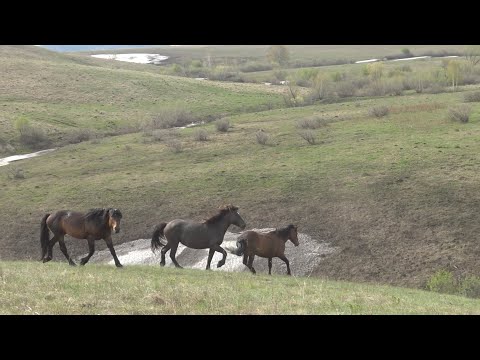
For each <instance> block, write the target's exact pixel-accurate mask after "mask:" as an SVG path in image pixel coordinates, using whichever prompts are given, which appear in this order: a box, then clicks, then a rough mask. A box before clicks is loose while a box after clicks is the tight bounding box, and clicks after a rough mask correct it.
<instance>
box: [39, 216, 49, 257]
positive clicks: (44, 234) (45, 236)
mask: <svg viewBox="0 0 480 360" xmlns="http://www.w3.org/2000/svg"><path fill="white" fill-rule="evenodd" d="M49 216H50V214H45V215H44V216H43V218H42V222H41V223H40V245H41V248H42V259H43V258H44V257H45V255H47V250H48V241H49V239H50V233H49V230H48V226H47V218H48V217H49Z"/></svg>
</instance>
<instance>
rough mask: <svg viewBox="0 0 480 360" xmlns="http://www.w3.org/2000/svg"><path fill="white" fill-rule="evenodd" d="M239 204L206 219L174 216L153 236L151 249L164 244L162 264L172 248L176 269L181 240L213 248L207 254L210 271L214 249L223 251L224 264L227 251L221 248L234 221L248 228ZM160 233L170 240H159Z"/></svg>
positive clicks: (235, 223)
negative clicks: (187, 218)
mask: <svg viewBox="0 0 480 360" xmlns="http://www.w3.org/2000/svg"><path fill="white" fill-rule="evenodd" d="M237 210H238V207H236V206H233V205H225V206H222V207H220V209H219V212H218V214H216V215H214V216H212V217H211V218H210V219H207V220H205V221H203V222H195V221H191V220H182V219H175V220H172V221H170V222H169V223H161V224H159V225H158V226H157V227H156V228H155V231H154V232H153V235H152V243H151V246H152V251H153V252H155V249H157V248H158V247H162V246H163V247H164V248H163V249H162V251H161V254H162V258H161V261H160V266H165V254H166V252H167V251H168V250H170V259H172V262H173V264H174V265H175V267H177V268H181V266H180V265H179V264H178V262H177V260H176V259H175V254H176V252H177V247H178V244H179V243H182V244H183V245H185V246H187V247H189V248H192V249H206V248H210V251H209V253H208V261H207V268H206V269H207V270H208V269H210V262H211V261H212V257H213V254H214V253H215V251H218V252H219V253H222V255H223V258H222V260H220V261H219V262H218V264H217V267H221V266H222V265H224V264H225V260H226V258H227V252H226V251H225V250H224V249H223V248H221V247H220V244H221V243H222V242H223V237H224V236H225V232H226V231H227V229H228V227H229V226H230V225H231V224H234V225H237V226H238V227H240V228H242V229H245V226H246V225H245V221H243V219H242V218H241V216H240V215H239V214H238V211H237ZM160 236H161V237H163V238H164V239H166V240H167V244H162V243H161V242H160Z"/></svg>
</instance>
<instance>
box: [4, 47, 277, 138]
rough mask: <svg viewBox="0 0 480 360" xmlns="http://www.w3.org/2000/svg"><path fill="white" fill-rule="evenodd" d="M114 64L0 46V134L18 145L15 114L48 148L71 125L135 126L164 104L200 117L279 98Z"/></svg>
mask: <svg viewBox="0 0 480 360" xmlns="http://www.w3.org/2000/svg"><path fill="white" fill-rule="evenodd" d="M118 63H119V62H116V63H115V64H111V63H110V62H105V61H102V60H101V59H94V58H89V57H87V56H81V55H64V54H58V53H55V52H52V51H49V50H45V49H42V48H39V47H35V46H0V70H1V73H2V77H1V78H0V108H1V109H2V114H1V115H0V134H1V135H0V136H1V139H3V141H10V142H13V143H14V144H15V145H16V147H18V146H19V144H18V133H17V131H16V129H15V121H16V120H17V119H18V118H20V117H24V118H27V119H29V121H30V122H31V123H32V125H33V126H41V127H42V128H43V129H44V130H45V131H46V132H47V134H48V135H49V137H50V138H51V139H52V140H53V141H54V145H55V143H61V142H62V139H63V138H64V137H65V134H68V133H69V132H72V131H75V130H77V129H84V128H89V129H92V130H94V131H98V132H115V131H119V129H121V128H122V127H132V126H133V127H135V126H138V125H139V124H141V123H142V122H143V121H145V120H148V119H150V118H151V117H152V116H154V115H155V114H156V113H157V112H158V111H160V110H161V109H164V108H173V107H175V108H180V109H183V110H186V111H190V112H191V113H192V114H194V116H196V117H198V118H199V119H201V118H203V117H206V116H207V115H210V116H221V115H222V114H225V115H226V114H235V113H240V112H251V111H253V110H259V109H262V108H265V106H269V107H278V106H280V105H281V104H282V103H283V101H282V98H281V95H280V94H279V93H278V90H277V89H272V88H265V87H264V86H262V87H261V86H259V85H253V84H226V83H212V82H202V81H198V80H194V79H186V78H178V77H171V76H166V75H160V74H158V73H155V70H156V68H155V67H153V66H150V65H140V64H118ZM119 67H121V68H119Z"/></svg>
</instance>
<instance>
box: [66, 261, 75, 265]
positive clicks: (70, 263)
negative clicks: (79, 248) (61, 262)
mask: <svg viewBox="0 0 480 360" xmlns="http://www.w3.org/2000/svg"><path fill="white" fill-rule="evenodd" d="M68 264H69V265H70V266H77V264H75V263H74V262H73V261H71V262H69V263H68Z"/></svg>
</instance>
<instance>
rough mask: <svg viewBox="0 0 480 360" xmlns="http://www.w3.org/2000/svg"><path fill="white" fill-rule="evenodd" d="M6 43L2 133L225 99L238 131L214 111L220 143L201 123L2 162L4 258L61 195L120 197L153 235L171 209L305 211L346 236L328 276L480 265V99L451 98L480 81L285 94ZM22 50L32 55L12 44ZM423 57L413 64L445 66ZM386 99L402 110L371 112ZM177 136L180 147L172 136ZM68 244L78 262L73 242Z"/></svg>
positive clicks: (276, 218) (34, 251)
mask: <svg viewBox="0 0 480 360" xmlns="http://www.w3.org/2000/svg"><path fill="white" fill-rule="evenodd" d="M0 50H1V51H3V52H0V61H1V62H0V64H3V65H2V66H3V68H4V69H6V71H5V74H6V75H5V76H4V77H2V79H0V84H2V86H3V87H2V90H3V91H2V92H1V95H0V106H2V110H4V112H2V115H1V117H0V124H1V125H0V127H1V129H2V130H3V132H1V133H0V137H7V138H8V139H15V137H16V136H17V134H16V132H15V129H14V128H13V122H14V119H15V118H16V117H17V116H27V117H28V118H29V119H30V120H31V121H32V122H33V123H35V124H36V125H38V126H43V127H44V128H45V129H47V130H48V131H49V132H50V134H54V133H55V131H58V133H59V135H58V137H60V136H63V135H62V132H63V131H65V132H66V131H70V129H81V128H90V129H93V130H95V131H105V132H107V131H109V129H111V128H112V129H117V128H119V127H120V126H122V125H125V124H130V122H134V123H135V122H140V121H142V120H145V119H148V118H149V117H151V116H152V114H155V113H157V112H158V111H160V110H161V109H164V108H165V107H172V106H175V105H176V104H177V105H178V107H179V108H186V109H190V110H191V111H192V112H194V114H200V115H204V116H208V115H218V114H224V115H226V117H227V118H228V119H229V120H230V122H231V124H232V128H231V129H230V130H229V131H228V132H226V133H221V132H218V131H216V129H215V125H214V124H213V123H209V124H206V125H203V126H202V127H201V128H202V129H204V130H205V131H207V132H208V134H209V140H208V141H205V142H200V141H195V139H194V135H195V133H196V131H197V128H191V129H185V130H181V131H177V133H176V134H174V133H170V132H157V133H155V134H152V133H143V132H137V133H130V134H126V135H122V136H115V137H107V138H103V139H100V140H98V139H95V140H91V141H85V142H82V143H80V144H76V145H68V146H65V147H62V148H61V149H59V150H57V151H55V152H52V153H49V154H46V155H43V156H42V157H40V158H34V159H30V160H24V161H22V162H18V163H12V164H11V165H8V166H4V167H0V203H1V204H8V208H7V207H6V206H4V207H3V210H2V212H1V215H2V216H0V227H1V228H2V234H1V235H0V241H1V245H2V251H1V252H0V256H1V259H3V260H13V259H23V260H26V259H37V258H38V257H39V253H40V249H39V248H40V245H39V222H40V219H41V217H42V216H43V215H44V214H45V213H47V212H52V211H55V210H57V209H75V210H87V209H89V208H92V207H102V206H108V207H109V206H115V207H118V208H120V209H121V210H122V212H123V213H124V220H123V226H122V231H121V233H120V234H117V235H115V236H114V242H115V243H118V242H126V241H130V240H134V239H138V238H148V237H150V236H151V232H152V228H153V226H154V225H156V224H158V223H159V222H161V221H166V220H170V219H174V218H177V217H188V218H194V219H197V220H201V219H203V218H205V217H207V216H208V215H211V214H212V213H213V212H215V209H216V208H217V207H218V206H219V205H221V204H225V203H233V204H235V205H237V206H239V207H240V211H241V213H242V216H243V217H244V219H245V221H246V222H247V226H248V228H253V227H260V228H264V227H277V226H283V225H286V224H288V223H296V224H297V225H298V226H299V229H300V231H301V232H304V233H308V234H310V235H312V236H314V237H315V238H318V239H321V240H324V241H328V242H331V243H332V245H334V246H337V247H339V248H340V251H339V253H338V254H336V255H334V256H331V257H328V258H326V259H325V260H324V261H323V262H322V265H321V266H320V267H319V268H318V269H316V270H315V272H314V275H319V276H323V277H328V278H331V279H337V280H349V281H357V280H358V281H370V282H383V283H389V284H396V285H404V286H417V287H423V286H424V285H425V282H426V281H427V279H429V277H430V276H431V275H432V274H433V273H434V272H435V271H437V270H439V269H447V270H449V271H452V272H454V273H455V275H457V276H465V275H477V276H479V275H480V273H479V270H478V261H477V258H478V254H479V253H480V245H479V243H478V241H477V236H478V235H477V234H478V233H479V232H480V228H479V225H478V221H476V219H477V217H478V211H479V205H478V204H479V203H480V202H479V200H480V199H479V196H480V195H478V192H477V191H476V189H477V188H478V186H479V185H480V183H479V181H480V179H479V178H478V175H477V174H478V172H479V170H480V169H479V162H478V155H477V154H479V153H480V144H479V143H478V141H477V140H478V136H479V134H480V127H479V120H480V103H479V102H473V103H470V105H471V108H472V112H471V116H470V120H469V122H467V123H459V122H453V121H451V120H449V119H448V113H449V108H450V107H451V106H453V105H458V104H462V103H463V102H464V101H465V100H464V99H465V98H464V96H465V94H468V93H473V92H475V91H478V89H479V87H478V85H468V86H463V87H460V88H458V90H459V91H456V92H452V91H450V89H448V88H445V89H444V90H443V91H444V92H440V93H437V94H431V93H430V94H427V93H418V94H417V93H416V92H415V91H414V90H407V91H405V92H403V93H402V95H401V96H383V97H382V96H377V97H367V96H365V97H362V98H355V97H349V98H342V99H334V100H333V101H331V102H329V103H327V102H318V103H317V104H316V105H312V106H304V107H297V108H280V107H281V106H283V105H284V104H283V100H282V95H283V92H284V91H285V90H286V87H281V86H275V87H274V86H272V87H268V86H263V85H254V84H232V83H228V82H222V83H217V82H213V81H208V82H202V81H197V80H194V79H185V78H179V77H174V76H165V75H161V74H158V73H156V71H157V70H155V69H156V67H153V66H148V65H137V64H127V63H121V62H116V63H115V62H113V61H110V62H109V61H107V62H102V60H99V59H91V58H88V57H85V56H80V55H64V54H54V55H52V53H51V52H48V51H47V50H44V49H39V48H37V47H31V48H27V49H26V50H25V49H24V48H23V47H8V49H5V47H0ZM22 51H24V53H23V54H24V55H22V56H24V57H22V58H21V59H20V60H18V59H17V60H14V59H12V58H11V57H10V55H11V54H13V53H15V52H18V53H19V54H20V53H22ZM1 54H3V55H1ZM6 54H7V55H6ZM417 65H418V66H417ZM417 65H411V66H412V69H413V71H412V73H414V71H415V69H416V68H417V67H418V68H422V67H428V66H436V67H439V66H440V65H439V64H438V63H437V62H419V63H418V64H417ZM353 67H355V65H350V68H349V69H350V70H352V69H354V68H353ZM32 69H34V70H35V71H33V70H32ZM356 70H357V68H355V69H354V70H352V71H356ZM43 72H45V73H43ZM385 72H387V71H385ZM42 74H43V75H42ZM46 74H48V76H47V75H46ZM76 80H78V81H76ZM269 104H271V105H272V104H273V105H272V106H269ZM378 106H386V107H387V108H388V109H389V110H390V113H389V115H387V116H385V117H381V118H377V117H375V116H373V115H371V113H370V111H371V110H372V108H374V107H378ZM257 107H258V108H261V109H262V110H266V109H267V108H272V109H271V110H268V111H259V112H255V110H256V109H257ZM277 107H278V108H277ZM95 116H96V117H95ZM312 118H313V119H314V120H313V121H314V122H315V121H319V122H320V123H321V124H323V126H321V127H319V128H317V129H315V130H311V131H312V133H313V134H314V135H315V136H316V137H317V142H316V144H315V145H309V144H308V143H307V142H306V141H304V140H303V139H302V138H301V137H300V136H299V133H300V132H302V131H304V130H303V129H300V128H298V124H299V122H301V121H304V120H309V119H310V120H312ZM315 119H316V120H315ZM260 129H262V130H263V132H264V133H267V134H268V135H269V136H270V139H269V141H268V142H267V145H264V146H263V145H260V144H258V143H257V141H256V133H257V132H258V131H259V130H260ZM152 135H153V136H152ZM175 144H181V151H179V152H174V151H172V149H174V148H175V147H172V146H173V145H175ZM17 170H18V171H19V170H22V172H21V173H22V174H23V176H24V178H21V176H20V177H16V176H15V174H16V172H17ZM67 247H68V248H69V251H70V252H71V253H72V254H73V255H74V256H79V255H80V254H83V253H85V252H86V250H87V245H86V242H85V241H83V240H82V241H77V240H73V239H68V238H67ZM104 247H105V246H104V244H103V243H98V245H97V248H98V249H102V248H104ZM54 255H55V259H56V260H61V261H65V260H64V259H63V255H61V253H60V251H59V249H58V247H56V248H55V249H54Z"/></svg>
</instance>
